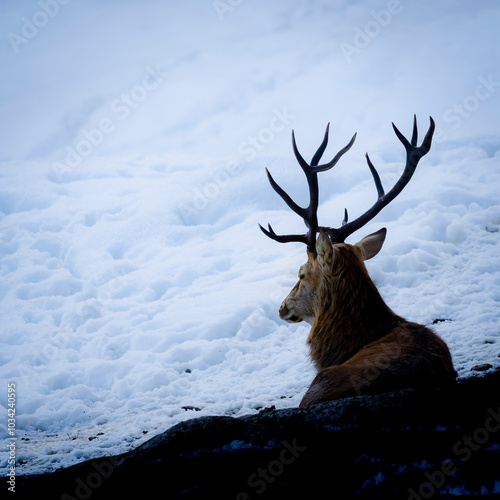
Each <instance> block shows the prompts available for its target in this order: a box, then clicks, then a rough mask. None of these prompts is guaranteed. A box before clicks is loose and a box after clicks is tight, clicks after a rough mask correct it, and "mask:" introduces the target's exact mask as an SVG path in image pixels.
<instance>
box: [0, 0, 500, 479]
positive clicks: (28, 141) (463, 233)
mask: <svg viewBox="0 0 500 500" xmlns="http://www.w3.org/2000/svg"><path fill="white" fill-rule="evenodd" d="M1 10H2V15H1V19H0V27H1V33H2V39H3V44H2V49H1V55H0V62H1V66H2V68H3V72H2V73H3V74H2V82H1V84H0V99H1V102H2V106H3V110H2V115H1V117H0V137H1V140H2V147H1V148H0V275H1V281H0V314H1V319H2V327H1V336H0V343H1V349H0V358H1V366H0V379H1V383H0V404H1V405H2V411H1V413H0V415H2V416H1V417H0V437H2V441H3V442H5V439H4V436H6V434H7V384H8V383H12V382H14V383H15V384H16V412H17V413H16V428H17V434H16V435H17V437H18V442H17V461H18V465H17V471H16V472H17V474H23V473H36V472H44V471H50V470H53V469H56V468H59V467H63V466H69V465H71V464H74V463H77V462H80V461H83V460H86V459H90V458H92V457H97V456H102V455H109V454H117V453H120V452H125V451H127V450H129V449H131V448H133V447H135V446H137V445H139V444H141V443H142V442H144V441H145V440H147V439H149V438H151V437H152V436H154V435H155V434H156V433H159V432H162V431H164V430H165V429H167V428H169V427H171V426H172V425H174V424H176V423H178V422H180V421H183V420H186V419H188V418H192V417H193V416H201V415H231V416H241V415H244V414H251V413H254V412H257V411H258V409H259V408H263V407H267V406H271V405H275V406H276V407H277V408H286V407H292V406H297V405H298V403H299V401H300V399H301V397H302V396H303V394H304V392H305V390H306V389H307V387H308V385H309V384H310V382H311V380H312V378H313V376H314V369H313V366H312V365H311V363H310V361H309V359H308V349H307V346H306V344H305V340H306V338H307V334H308V330H309V327H308V326H307V325H303V324H300V325H296V326H291V325H288V324H285V323H283V322H282V321H281V320H280V319H279V316H278V308H279V304H280V302H281V301H282V299H283V298H284V297H285V296H286V295H287V293H288V291H289V290H290V288H291V287H292V286H293V285H294V284H295V281H296V273H297V271H298V268H299V266H300V265H301V264H302V263H303V262H304V260H305V258H306V253H305V248H304V247H303V245H299V244H289V245H279V244H277V243H275V242H273V241H271V240H270V239H268V238H266V237H265V236H264V235H262V233H261V232H260V231H259V229H258V226H257V224H258V223H261V224H263V225H264V224H266V223H267V222H270V223H271V224H272V225H273V227H274V228H275V230H276V231H277V232H278V233H291V232H296V231H299V232H303V231H304V229H303V223H302V221H301V220H300V219H299V218H298V217H297V216H296V215H295V214H293V213H291V211H290V210H289V209H287V207H286V206H285V205H284V203H283V202H282V200H280V199H279V197H278V196H277V195H276V193H274V192H273V190H272V189H271V187H270V186H269V184H268V181H267V178H266V175H265V170H264V169H265V167H267V168H269V169H270V171H271V172H272V173H273V175H274V177H275V179H276V180H277V182H279V183H280V184H281V185H282V186H283V187H284V188H285V189H286V190H287V191H288V192H289V193H290V195H291V196H292V197H293V198H294V199H296V200H297V201H298V202H299V203H306V196H307V187H306V184H305V179H304V176H303V174H302V172H301V171H300V168H299V167H298V165H297V163H296V161H295V159H294V158H293V153H292V150H291V143H290V133H291V130H292V128H293V129H295V132H296V137H297V141H298V146H299V149H300V150H301V152H302V153H303V155H304V156H305V157H306V158H307V159H310V157H311V155H312V154H313V152H314V151H315V149H316V147H317V146H318V145H319V142H320V141H321V138H322V135H323V133H324V128H325V126H326V124H327V123H328V122H331V132H330V144H329V146H328V149H327V151H326V153H325V156H329V157H331V156H333V155H334V154H335V152H336V151H337V150H338V149H340V148H341V147H342V146H344V145H345V144H346V143H347V142H348V140H349V139H350V137H351V136H352V134H353V133H354V132H358V136H357V140H356V143H355V145H354V147H353V148H352V149H351V151H349V153H348V154H347V155H346V156H345V157H343V158H342V161H341V162H340V163H339V164H338V165H337V166H336V167H335V169H334V170H333V171H331V172H328V173H325V174H321V178H320V189H321V193H320V202H321V204H320V209H319V219H320V223H321V224H323V225H331V226H335V225H339V224H340V222H341V220H342V217H343V212H344V207H347V208H348V210H349V214H350V216H351V218H352V219H353V218H355V217H356V216H357V215H359V214H360V213H362V212H363V211H364V210H366V209H367V208H368V207H369V206H371V204H372V203H373V202H374V200H375V197H376V191H375V187H374V185H373V181H372V179H371V176H370V173H369V170H368V168H367V166H366V162H365V159H364V153H365V151H369V152H370V158H371V159H372V161H373V163H374V164H375V165H376V166H377V168H378V170H379V173H380V175H381V178H382V182H383V183H384V186H385V187H386V190H387V189H389V188H390V187H391V186H392V185H393V183H394V182H395V181H396V180H397V178H398V176H399V175H400V173H401V170H402V166H403V164H404V149H403V147H402V145H401V143H400V142H399V141H398V139H397V137H396V136H395V135H394V133H393V131H392V128H391V121H393V122H395V123H396V125H397V126H398V127H399V129H400V130H401V131H402V132H403V133H404V134H405V135H406V136H407V137H409V136H410V135H411V125H412V119H413V114H414V113H416V114H417V117H418V124H419V131H420V140H421V138H422V137H423V134H424V133H425V131H426V130H427V127H428V125H429V120H428V117H429V115H432V116H433V117H434V119H435V120H436V124H437V132H436V135H435V140H434V143H433V147H432V149H431V151H430V153H429V154H428V155H427V156H426V157H424V159H423V160H422V161H421V163H420V165H419V167H418V169H417V172H416V174H415V175H414V178H413V179H412V181H411V182H410V184H409V185H408V186H407V188H406V189H405V191H404V192H403V193H402V194H401V195H400V196H399V197H398V198H397V199H396V200H395V201H393V202H392V204H391V205H390V206H388V207H386V208H385V209H384V210H383V211H382V212H381V213H380V214H379V215H378V216H377V217H376V218H375V219H374V220H373V221H372V222H371V223H369V224H368V225H367V226H366V227H365V228H364V229H363V230H362V231H359V234H355V235H353V236H352V237H351V238H350V239H349V240H348V241H350V242H351V243H355V242H356V241H357V240H359V239H361V238H362V237H363V236H364V235H366V234H368V233H369V232H372V231H375V230H377V229H379V228H380V227H382V226H385V227H387V229H388V237H387V240H386V242H385V245H384V248H383V249H382V251H381V253H380V254H379V255H378V256H377V257H376V258H375V259H373V260H372V261H370V262H368V270H369V273H370V275H371V276H372V278H373V280H374V281H375V283H376V284H377V286H378V287H379V290H380V292H381V294H382V295H383V297H384V299H385V300H386V302H387V303H388V304H389V306H390V307H391V308H392V309H393V310H394V311H395V312H397V313H398V314H400V315H401V316H404V317H406V318H407V319H409V320H412V321H416V322H421V323H423V324H426V325H430V326H432V327H433V328H434V329H435V330H436V332H437V333H438V334H439V335H441V336H442V337H443V338H444V339H445V340H446V342H447V343H448V345H449V347H450V350H451V352H452V356H453V361H454V364H455V367H456V369H457V371H458V373H459V376H460V377H469V376H471V375H474V374H476V373H477V372H474V371H471V368H473V367H474V366H475V365H478V364H485V363H488V364H490V365H492V367H498V366H500V357H499V356H500V336H499V330H500V325H499V320H500V310H499V307H498V306H499V302H500V272H499V271H500V251H499V236H500V235H499V229H500V189H499V188H500V124H499V118H498V117H499V111H500V109H499V103H500V97H499V94H500V74H499V72H498V68H499V67H500V66H499V64H498V63H499V53H498V42H499V32H498V23H499V21H500V6H499V5H498V4H497V3H494V2H488V1H481V0H479V1H477V2H474V3H470V4H469V3H464V2H462V3H460V5H457V3H456V2H452V1H451V0H444V1H442V2H431V1H430V0H429V1H423V2H409V1H398V0H393V1H391V2H385V1H374V0H373V1H365V2H347V1H342V0H336V1H326V0H314V1H312V0H294V1H291V0H279V1H273V2H265V1H264V0H252V1H251V2H250V1H242V2H224V1H220V2H212V1H209V0H207V1H201V0H198V1H192V2H189V5H188V4H187V3H185V2H161V1H155V0H152V1H149V2H134V1H131V0H128V1H125V0H123V1H120V2H118V1H110V2H104V3H103V2H97V1H88V0H87V1H85V2H84V1H83V0H72V1H71V2H62V1H60V0H52V1H46V2H43V1H39V2H35V1H25V2H13V1H8V2H5V3H4V4H3V5H2V7H1ZM197 410H199V411H197ZM0 453H1V455H0V465H1V466H2V467H3V466H5V464H6V462H7V453H6V451H5V448H3V449H2V450H1V452H0Z"/></svg>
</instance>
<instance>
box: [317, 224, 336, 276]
mask: <svg viewBox="0 0 500 500" xmlns="http://www.w3.org/2000/svg"><path fill="white" fill-rule="evenodd" d="M316 252H317V254H318V256H317V259H318V263H319V264H320V265H321V266H326V267H328V268H331V267H332V262H333V248H332V242H331V241H330V238H329V237H328V235H327V234H326V232H325V230H324V229H321V230H320V232H319V236H318V239H317V241H316Z"/></svg>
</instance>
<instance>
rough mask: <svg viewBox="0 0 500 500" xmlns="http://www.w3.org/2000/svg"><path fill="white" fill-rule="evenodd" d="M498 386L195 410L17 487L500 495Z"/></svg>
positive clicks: (80, 493)
mask: <svg viewBox="0 0 500 500" xmlns="http://www.w3.org/2000/svg"><path fill="white" fill-rule="evenodd" d="M499 387H500V371H496V372H494V373H491V374H486V375H485V376H482V377H473V378H470V379H467V380H465V381H461V382H459V383H458V384H457V385H456V386H455V387H452V388H446V389H445V388H442V389H435V388H434V389H430V390H424V389H422V390H415V389H407V390H403V391H398V392H393V393H387V394H379V395H375V396H360V397H353V398H347V399H343V400H339V401H331V402H327V403H323V404H319V405H317V406H313V407H310V408H303V409H298V408H293V409H285V410H274V409H266V410H263V411H261V412H260V413H259V414H258V415H252V416H246V417H241V418H232V417H201V418H195V419H192V420H189V421H186V422H183V423H180V424H178V425H176V426H174V427H172V428H171V429H168V430H167V431H165V432H164V433H162V434H159V435H157V436H156V437H154V438H152V439H151V440H150V441H148V442H146V443H144V444H143V445H142V446H140V447H138V448H137V449H135V450H133V451H131V452H129V453H126V454H123V455H119V456H116V457H108V458H102V459H96V460H90V461H88V462H84V463H82V464H78V465H75V466H73V467H70V468H67V469H61V470H59V471H57V472H55V473H52V474H47V475H39V476H25V477H18V478H17V479H16V496H15V498H18V499H19V498H37V497H38V495H39V494H40V493H41V492H43V493H44V494H45V495H47V494H48V493H50V495H51V496H50V498H53V499H59V498H61V499H64V500H71V499H74V498H78V499H84V498H89V499H92V500H93V499H96V498H106V499H109V498H165V499H168V498H180V499H197V498H208V497H213V496H214V495H216V497H217V498H219V499H223V498H231V499H239V500H243V499H251V498H273V499H276V498H322V497H323V496H322V494H323V493H324V492H325V491H328V492H330V493H331V498H349V497H352V496H355V495H356V496H359V497H360V498H379V499H382V498H409V499H420V498H431V497H434V495H435V497H436V498H440V499H442V498H468V497H469V496H470V495H472V494H474V493H476V494H477V493H478V492H482V493H483V494H482V496H481V498H500V467H498V464H499V463H500V391H498V388H499ZM111 464H114V466H113V467H112V465H111ZM495 464H496V465H495ZM2 488H6V486H5V483H4V484H2ZM160 492H161V495H160ZM459 493H460V495H459V496H456V495H458V494H459ZM148 495H150V496H148ZM13 498H14V497H13ZM470 498H472V496H470ZM474 498H478V497H477V496H474Z"/></svg>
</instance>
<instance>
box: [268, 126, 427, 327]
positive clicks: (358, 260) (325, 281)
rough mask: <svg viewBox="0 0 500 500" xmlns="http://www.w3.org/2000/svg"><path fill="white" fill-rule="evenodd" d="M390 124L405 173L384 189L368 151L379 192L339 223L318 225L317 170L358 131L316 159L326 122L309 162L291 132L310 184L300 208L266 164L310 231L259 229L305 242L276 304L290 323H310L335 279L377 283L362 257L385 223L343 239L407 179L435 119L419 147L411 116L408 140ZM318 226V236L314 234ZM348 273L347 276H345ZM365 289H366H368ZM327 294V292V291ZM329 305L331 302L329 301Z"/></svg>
mask: <svg viewBox="0 0 500 500" xmlns="http://www.w3.org/2000/svg"><path fill="white" fill-rule="evenodd" d="M392 125H393V128H394V131H395V133H396V135H397V137H398V138H399V140H400V141H401V142H402V144H403V146H404V147H405V149H406V165H405V168H404V170H403V173H402V175H401V177H400V178H399V180H398V181H397V182H396V184H395V185H394V186H393V188H392V189H391V190H390V191H389V192H388V193H385V191H384V189H383V187H382V183H381V181H380V177H379V175H378V172H377V170H376V169H375V167H374V166H373V164H372V162H371V161H370V158H369V156H368V154H366V160H367V163H368V167H369V169H370V172H371V174H372V176H373V180H374V182H375V186H376V189H377V193H378V197H377V200H376V202H375V203H374V204H373V206H372V207H371V208H370V209H368V210H367V211H366V212H365V213H364V214H362V215H361V216H359V217H358V218H357V219H355V220H354V221H352V222H348V213H347V209H345V211H344V220H343V222H342V226H341V227H340V228H331V227H320V226H319V225H318V217H317V210H318V203H319V186H318V178H317V175H318V173H319V172H324V171H326V170H329V169H330V168H332V167H333V166H334V165H335V164H336V163H337V162H338V160H339V159H340V158H341V156H342V155H343V154H344V153H346V152H347V151H348V150H349V149H350V148H351V146H352V145H353V143H354V140H355V138H356V134H354V136H353V137H352V139H351V140H350V141H349V143H348V144H347V145H346V146H345V147H344V148H343V149H341V150H340V151H339V152H338V153H337V155H336V156H335V157H334V158H333V160H332V161H330V162H329V163H326V164H323V165H318V163H319V161H320V159H321V157H322V155H323V153H324V151H325V149H326V146H327V144H328V133H329V124H328V126H327V127H326V132H325V136H324V138H323V142H322V143H321V145H320V147H319V148H318V150H317V151H316V153H315V154H314V156H313V158H312V161H311V164H308V163H307V162H306V161H305V160H304V158H303V157H302V156H301V155H300V153H299V151H298V149H297V145H296V142H295V135H294V133H293V132H292V145H293V151H294V153H295V157H296V158H297V161H298V162H299V165H300V166H301V168H302V170H303V171H304V173H305V175H306V179H307V182H308V185H309V194H310V202H309V206H308V207H306V208H302V207H300V206H299V205H297V204H296V203H295V202H294V201H293V200H292V199H291V198H290V196H289V195H288V194H287V193H286V192H285V191H284V190H283V189H282V188H281V187H280V186H279V185H278V184H277V183H276V182H275V180H274V179H273V177H272V176H271V174H270V173H269V171H268V170H267V169H266V172H267V176H268V179H269V182H270V184H271V186H272V187H273V189H274V190H275V191H276V192H277V193H278V194H279V195H280V196H281V197H282V198H283V200H284V201H285V203H286V204H287V205H288V206H289V207H290V208H291V209H292V210H293V211H294V212H295V213H297V214H298V215H300V216H301V217H302V218H303V220H304V222H305V224H306V226H307V228H308V231H307V233H306V234H304V235H283V236H280V235H277V234H276V233H275V232H274V230H273V229H272V227H271V226H270V225H268V228H269V229H264V228H263V227H262V226H260V228H261V230H262V231H263V232H264V234H266V235H267V236H268V237H269V238H272V239H273V240H275V241H278V242H280V243H288V242H292V241H296V242H301V243H305V244H306V245H307V254H308V260H307V262H306V263H305V264H304V265H303V266H302V267H301V268H300V270H299V281H298V282H297V284H296V285H295V286H294V288H293V289H292V291H291V292H290V294H289V295H288V297H287V298H286V299H285V300H284V301H283V303H282V305H281V307H280V317H281V318H282V319H284V320H285V321H288V322H290V323H296V322H300V321H306V322H308V323H310V324H311V325H313V324H314V321H315V318H316V317H317V316H318V313H319V312H320V310H321V309H322V308H324V307H325V304H324V303H325V301H326V302H327V301H329V300H330V301H331V300H333V299H332V296H333V295H332V294H335V292H336V290H337V289H338V287H339V285H342V286H344V287H345V286H346V280H347V279H348V280H349V282H350V285H351V286H358V285H355V283H356V282H357V281H359V286H366V287H368V289H369V288H371V287H373V288H374V287H375V286H374V285H373V283H372V282H371V280H370V278H369V277H368V274H367V272H366V268H365V266H364V263H363V261H365V260H368V259H370V258H372V257H374V256H375V255H377V253H378V252H379V251H380V249H381V248H382V244H383V242H384V240H385V236H386V229H385V228H382V229H380V230H379V231H377V232H375V233H373V234H370V235H369V236H366V237H365V238H363V239H362V240H361V241H360V242H359V243H357V244H355V245H349V244H346V243H345V242H344V240H345V239H346V238H347V237H348V236H349V235H351V234H352V233H354V232H355V231H357V230H358V229H360V228H361V227H363V226H364V225H365V224H366V223H367V222H368V221H370V220H371V219H373V218H374V217H375V216H376V215H377V214H378V213H379V212H380V210H382V208H384V207H385V206H386V205H388V204H389V203H390V202H391V201H392V200H393V199H394V198H396V196H397V195H398V194H399V193H400V192H401V191H402V190H403V188H404V187H405V186H406V185H407V184H408V182H409V181H410V179H411V177H412V175H413V173H414V172H415V169H416V167H417V164H418V162H419V160H420V158H422V157H423V156H424V155H425V154H427V152H428V151H429V150H430V147H431V141H432V135H433V133H434V128H435V125H434V121H433V119H432V118H430V126H429V129H428V131H427V133H426V135H425V138H424V141H423V143H422V145H421V146H419V147H417V140H418V132H417V120H416V117H414V123H413V134H412V139H411V142H408V140H407V139H406V138H405V137H404V136H403V135H402V134H401V132H400V131H399V130H398V129H397V127H396V126H395V125H394V124H392ZM318 232H319V236H318V238H316V235H317V233H318ZM347 276H349V278H347ZM366 293H369V292H368V291H367V292H366ZM325 294H326V295H330V296H329V297H325ZM329 306H330V304H329Z"/></svg>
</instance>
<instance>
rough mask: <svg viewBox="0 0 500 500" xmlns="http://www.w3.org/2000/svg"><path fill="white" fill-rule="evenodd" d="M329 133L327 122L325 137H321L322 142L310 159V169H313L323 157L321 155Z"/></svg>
mask: <svg viewBox="0 0 500 500" xmlns="http://www.w3.org/2000/svg"><path fill="white" fill-rule="evenodd" d="M329 131H330V122H328V124H327V126H326V131H325V136H324V137H323V142H322V143H321V144H320V146H319V148H318V150H317V151H316V153H314V156H313V157H312V160H311V167H315V166H316V165H317V164H318V163H319V160H321V157H322V156H323V153H324V152H325V149H326V146H327V144H328V133H329Z"/></svg>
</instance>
